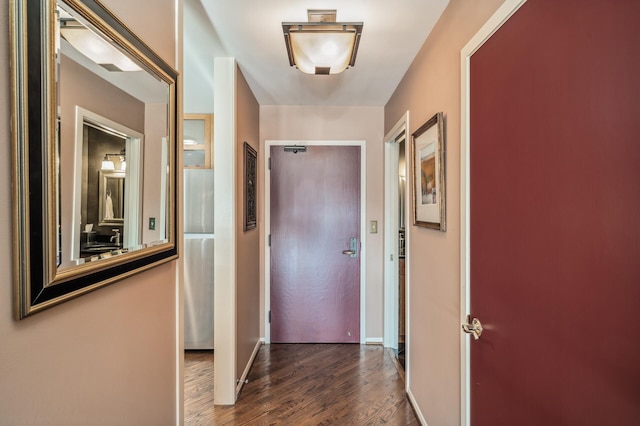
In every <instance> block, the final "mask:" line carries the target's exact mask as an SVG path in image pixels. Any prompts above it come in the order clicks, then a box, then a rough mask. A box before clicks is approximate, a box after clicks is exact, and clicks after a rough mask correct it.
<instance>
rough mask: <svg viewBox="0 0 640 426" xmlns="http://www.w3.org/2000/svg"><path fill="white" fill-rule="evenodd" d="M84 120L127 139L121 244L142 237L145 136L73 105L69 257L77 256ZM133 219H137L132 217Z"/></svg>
mask: <svg viewBox="0 0 640 426" xmlns="http://www.w3.org/2000/svg"><path fill="white" fill-rule="evenodd" d="M85 121H89V122H93V123H94V124H96V125H98V126H100V127H103V128H104V129H105V130H111V131H113V132H115V133H119V134H121V135H122V137H123V139H125V140H126V152H127V169H126V170H125V180H124V184H125V197H126V200H125V217H124V219H125V220H124V226H123V228H124V229H123V232H122V242H123V247H130V246H132V245H135V244H132V242H135V241H137V242H138V243H137V244H139V243H140V241H141V239H142V225H141V223H142V183H143V182H142V170H143V154H142V153H143V152H144V135H143V134H142V133H140V132H137V131H135V130H133V129H130V128H128V127H127V126H124V125H122V124H120V123H116V122H115V121H112V120H109V119H108V118H106V117H103V116H101V115H99V114H96V113H94V112H92V111H89V110H87V109H85V108H82V107H79V106H76V110H75V153H74V155H75V169H74V179H73V191H74V196H73V213H72V223H73V225H72V228H71V235H72V237H71V259H67V261H68V260H73V259H79V258H80V233H81V229H80V227H81V223H80V221H81V217H80V216H81V215H80V210H81V203H82V146H83V144H84V138H83V127H84V123H85ZM131 218H136V219H137V220H135V221H134V220H131ZM96 225H97V224H96Z"/></svg>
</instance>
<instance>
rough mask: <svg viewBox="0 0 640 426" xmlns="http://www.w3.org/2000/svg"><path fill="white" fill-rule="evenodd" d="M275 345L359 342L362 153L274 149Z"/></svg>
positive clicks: (352, 149)
mask: <svg viewBox="0 0 640 426" xmlns="http://www.w3.org/2000/svg"><path fill="white" fill-rule="evenodd" d="M352 238H354V239H355V245H356V247H355V249H356V250H355V252H356V253H355V254H354V255H353V256H351V255H350V254H344V253H343V251H349V250H350V248H351V239H352ZM271 341H272V342H274V343H321V342H352V343H357V342H359V341H360V147H357V146H309V147H308V149H307V151H306V152H298V153H297V154H296V153H293V152H285V151H284V149H283V147H282V146H272V147H271Z"/></svg>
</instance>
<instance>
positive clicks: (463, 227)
mask: <svg viewBox="0 0 640 426" xmlns="http://www.w3.org/2000/svg"><path fill="white" fill-rule="evenodd" d="M525 2H526V0H505V2H504V3H503V4H502V6H500V8H498V10H497V11H496V12H495V13H494V14H493V15H492V16H491V18H489V20H488V21H487V22H486V23H485V24H484V25H483V26H482V28H480V30H479V31H478V32H477V33H476V35H475V36H473V37H472V38H471V40H470V41H469V42H468V43H467V44H466V46H465V47H464V48H462V50H461V52H460V71H461V72H460V75H461V90H460V93H461V99H460V108H461V111H460V126H461V129H460V137H461V141H460V142H461V146H460V256H461V259H460V324H464V322H465V321H466V316H467V314H468V313H470V290H471V287H470V284H471V282H470V275H469V273H470V272H469V271H470V269H469V267H470V261H471V253H470V245H469V244H470V240H469V237H470V189H471V186H470V182H469V177H470V173H469V171H470V147H471V139H470V130H471V129H470V110H469V97H470V96H469V95H470V89H471V86H470V64H471V56H472V55H473V54H474V53H475V52H476V51H477V50H478V49H479V48H480V47H481V46H482V45H483V44H484V43H485V42H486V41H487V40H488V39H489V38H490V37H491V36H492V35H493V34H494V33H495V32H496V31H497V30H498V29H499V28H500V27H501V26H502V25H503V24H504V23H505V22H506V21H507V20H508V19H509V18H510V17H511V16H512V15H513V14H514V13H516V11H517V10H518V9H519V8H520V7H521V6H522V5H523V4H524V3H525ZM469 351H470V338H469V337H468V335H466V334H464V333H463V332H460V370H461V371H460V372H461V374H460V377H461V383H460V387H461V389H460V395H461V399H462V400H461V403H460V410H461V412H460V419H461V424H463V425H470V424H471V417H470V414H471V413H470V400H471V399H470V391H471V387H470V378H471V368H470V359H469Z"/></svg>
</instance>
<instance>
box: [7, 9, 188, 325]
mask: <svg viewBox="0 0 640 426" xmlns="http://www.w3.org/2000/svg"><path fill="white" fill-rule="evenodd" d="M43 11H46V13H43ZM11 13H12V15H13V19H12V23H13V26H12V56H13V61H14V63H15V64H16V67H14V68H15V69H14V72H13V76H12V77H13V92H14V95H13V105H12V107H13V113H14V114H13V117H14V126H13V128H14V161H13V164H14V176H15V181H16V183H17V185H16V190H15V192H14V198H15V205H16V209H15V215H14V223H15V226H16V229H17V230H19V231H18V232H17V233H16V235H15V237H14V247H15V252H16V256H14V258H16V263H15V270H16V273H15V286H16V317H17V318H24V317H25V316H28V315H31V314H33V313H36V312H39V311H41V310H42V309H45V308H47V307H50V306H53V305H55V304H58V303H60V302H63V301H65V300H68V299H69V298H71V297H75V296H78V295H80V294H83V293H86V292H88V291H91V290H94V289H96V288H99V287H101V286H104V285H106V284H109V283H111V282H114V281H117V280H119V279H122V278H124V277H127V276H130V275H131V274H133V273H136V272H139V271H141V270H145V269H148V268H150V267H152V266H155V265H157V264H160V263H163V262H166V261H169V260H171V259H174V258H175V257H177V245H176V231H177V228H176V223H177V221H176V211H177V210H176V203H175V191H176V178H177V174H176V167H175V158H176V152H177V151H176V135H177V133H176V117H177V115H176V94H177V87H176V82H177V73H176V71H175V70H174V69H173V68H172V67H171V66H169V65H168V64H167V63H165V62H164V61H163V60H162V59H161V58H160V57H159V56H158V55H157V54H155V52H153V50H151V48H149V47H148V46H147V45H146V44H145V43H144V42H142V41H141V40H140V39H139V38H138V37H137V36H136V35H135V34H134V33H133V32H132V31H131V30H130V29H129V28H127V27H126V26H125V25H124V24H123V23H122V22H121V21H120V20H118V19H117V18H116V17H115V16H114V15H113V14H112V13H111V12H110V11H108V10H107V9H105V8H104V7H103V6H102V5H101V4H100V3H99V2H97V1H95V0H85V1H76V0H65V1H57V2H54V1H50V0H39V1H31V0H30V1H26V0H15V1H14V2H13V3H12V9H11ZM116 164H117V166H118V168H117V170H116V167H115V166H116ZM151 219H153V223H155V224H157V226H155V227H154V229H149V228H145V227H144V226H143V224H144V223H149V222H151Z"/></svg>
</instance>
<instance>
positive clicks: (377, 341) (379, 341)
mask: <svg viewBox="0 0 640 426" xmlns="http://www.w3.org/2000/svg"><path fill="white" fill-rule="evenodd" d="M383 342H384V339H383V338H382V337H367V338H366V339H364V343H365V345H383V344H384V343H383Z"/></svg>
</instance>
